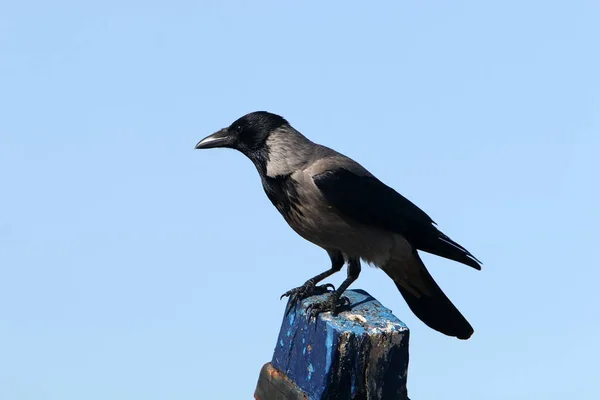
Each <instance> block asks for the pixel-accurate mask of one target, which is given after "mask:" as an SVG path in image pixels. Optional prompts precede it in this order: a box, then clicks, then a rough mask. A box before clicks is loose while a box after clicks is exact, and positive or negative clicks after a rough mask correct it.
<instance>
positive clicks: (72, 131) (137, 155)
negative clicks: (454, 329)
mask: <svg viewBox="0 0 600 400" xmlns="http://www.w3.org/2000/svg"><path fill="white" fill-rule="evenodd" d="M450 3H451V4H450ZM599 20H600V3H599V2H598V1H570V2H557V1H550V2H548V1H525V2H523V1H502V2H483V1H454V2H446V1H430V2H408V1H401V2H391V1H390V2H380V3H378V4H376V5H375V4H371V5H368V4H367V3H365V2H360V3H359V2H317V1H303V2H297V3H292V2H281V1H261V2H241V1H237V2H234V1H198V2H191V1H172V2H155V1H143V2H142V1H125V2H123V1H101V2H81V1H55V2H43V1H20V2H16V1H3V2H1V3H0V110H2V111H1V117H0V184H1V188H2V192H1V197H0V210H1V211H0V212H1V213H0V398H2V399H6V400H50V399H52V400H71V399H72V400H75V399H77V400H79V399H86V400H94V399H103V400H104V399H115V400H117V399H124V400H125V399H145V400H151V399H243V398H251V397H252V393H253V390H254V388H255V384H256V379H257V377H258V373H259V370H260V367H261V366H262V365H263V363H265V362H267V361H269V359H270V358H271V355H272V351H273V348H274V346H275V340H276V337H277V333H278V329H279V324H280V320H281V317H282V313H283V310H284V307H285V302H284V301H279V295H280V294H281V293H282V292H284V291H285V290H287V289H289V288H291V287H294V286H297V285H299V284H301V283H302V282H304V281H305V280H306V279H307V278H308V277H310V276H313V275H315V274H316V273H318V272H321V271H322V270H324V269H325V268H327V267H328V265H329V261H328V258H327V255H326V253H325V252H324V251H322V250H321V249H319V248H317V247H315V246H313V245H312V244H310V243H308V242H305V241H304V240H303V239H301V238H299V237H298V236H297V235H296V234H295V233H294V232H293V231H292V230H291V229H289V228H288V227H287V226H286V224H285V222H284V221H283V219H282V218H281V217H280V215H279V214H278V213H277V212H276V210H275V209H274V208H273V207H272V206H271V204H270V203H269V201H268V199H267V198H266V196H265V195H264V193H263V191H262V188H261V186H260V181H259V178H258V175H257V173H256V171H255V170H254V168H253V167H252V165H251V163H250V161H248V160H247V159H245V158H244V157H243V156H242V155H241V154H238V153H236V152H233V151H227V150H220V151H219V150H212V151H203V152H199V151H194V150H193V147H194V145H195V144H196V142H197V141H198V140H199V139H201V138H202V137H204V136H205V135H207V134H209V133H212V132H213V131H215V130H217V129H219V128H221V127H223V126H226V125H228V124H229V123H231V122H232V121H233V120H235V119H236V118H238V117H239V116H241V115H243V114H245V113H247V112H250V111H254V110H269V111H272V112H276V113H279V114H282V115H284V116H285V117H286V118H287V119H288V120H289V121H290V122H291V123H292V124H293V125H294V126H295V127H296V128H298V129H299V130H300V131H302V132H303V133H305V134H306V135H307V136H309V137H310V138H311V139H313V140H315V141H317V142H320V143H322V144H326V145H329V146H331V147H334V148H335V149H337V150H338V151H341V152H343V153H345V154H347V155H349V156H351V157H353V158H355V159H356V160H358V161H359V162H361V163H362V164H363V165H364V166H365V167H367V168H368V169H369V170H371V171H372V172H373V173H375V174H376V175H378V176H379V177H380V178H381V179H382V180H383V181H384V182H386V183H387V184H389V185H390V186H393V187H394V188H396V189H397V190H398V191H400V192H401V193H403V194H404V195H406V196H407V197H409V198H410V199H411V200H413V201H414V202H416V203H417V204H418V205H419V206H420V207H421V208H423V209H424V210H426V212H428V213H429V214H430V215H431V216H432V217H433V218H434V219H435V220H436V221H437V222H438V223H439V226H440V228H441V229H442V230H444V231H445V232H446V233H447V234H449V235H450V236H451V237H452V238H454V239H456V240H457V241H458V242H460V243H461V244H463V245H465V246H466V247H467V248H468V249H469V250H471V251H472V252H473V253H474V254H475V255H476V256H477V257H479V258H481V260H482V261H483V262H484V268H483V271H481V272H477V271H474V270H471V269H469V268H468V267H465V266H462V265H460V264H457V263H453V262H451V261H447V260H443V259H439V258H435V257H433V256H425V261H426V263H427V265H428V266H429V269H430V271H431V273H432V274H433V275H434V277H435V278H436V280H437V281H438V283H439V284H440V286H441V287H442V288H443V289H444V291H445V292H446V293H447V294H448V295H449V297H450V298H451V299H452V300H453V301H454V302H455V304H456V305H457V306H458V308H459V309H460V310H461V311H462V312H463V313H464V314H465V315H466V316H467V318H468V319H469V320H470V322H471V323H472V324H473V326H474V327H475V334H474V336H473V337H472V339H471V340H469V341H458V340H456V339H452V338H448V337H445V336H443V335H441V334H438V333H436V332H434V331H432V330H430V329H428V328H427V327H426V326H425V325H424V324H422V323H421V322H420V321H419V320H417V319H416V317H414V316H413V315H412V313H411V312H410V311H409V310H408V308H407V306H406V305H405V303H404V301H403V299H402V297H401V296H400V294H399V293H398V292H397V291H396V289H395V287H394V285H393V283H392V282H391V281H390V280H389V279H388V278H387V277H386V276H385V274H383V273H382V272H381V271H378V270H376V269H372V268H364V270H363V273H362V275H361V278H360V280H359V281H358V282H357V283H356V284H355V285H353V287H354V288H363V289H365V290H367V291H369V292H370V293H371V294H373V295H374V296H375V297H377V298H378V299H379V300H380V301H381V302H382V303H383V304H385V305H386V306H388V307H390V308H391V309H392V310H393V311H394V312H395V314H396V315H398V316H399V317H400V318H401V319H402V320H403V321H405V322H406V323H407V324H408V326H409V327H410V329H411V332H412V334H411V362H410V369H409V394H410V395H411V398H413V399H437V398H444V399H533V398H535V399H538V398H539V399H564V398H572V399H596V398H598V391H599V389H598V386H599V383H598V361H597V360H598V357H599V356H600V344H599V343H600V342H599V341H598V336H599V335H600V301H599V294H598V290H597V287H598V281H599V280H600V273H599V272H598V258H597V248H598V243H597V240H598V224H599V223H600V215H599V211H598V206H597V205H598V204H599V203H600V189H599V183H598V182H599V181H600V178H599V174H600V161H599V151H600V73H599V71H600V51H599V48H598V39H599V38H600V24H598V21H599ZM344 275H345V273H342V274H339V275H338V276H335V277H334V278H333V279H332V280H331V282H333V283H335V284H338V283H340V282H341V280H342V279H343V277H344Z"/></svg>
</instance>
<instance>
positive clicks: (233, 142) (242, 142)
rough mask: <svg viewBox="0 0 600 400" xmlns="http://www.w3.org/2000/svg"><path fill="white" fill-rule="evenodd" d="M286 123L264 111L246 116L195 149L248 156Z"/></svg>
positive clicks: (208, 138)
mask: <svg viewBox="0 0 600 400" xmlns="http://www.w3.org/2000/svg"><path fill="white" fill-rule="evenodd" d="M287 125H289V124H288V122H287V121H286V120H285V119H284V118H283V117H280V116H279V115H276V114H271V113H269V112H266V111H256V112H252V113H250V114H246V115H244V116H243V117H241V118H239V119H237V120H236V121H234V122H233V123H232V124H231V125H229V126H228V127H227V128H223V129H221V130H220V131H217V132H215V133H213V134H212V135H209V136H207V137H205V138H204V139H202V140H201V141H199V142H198V144H196V149H211V148H215V147H227V148H231V149H236V150H239V151H241V152H242V153H244V154H246V155H249V154H251V153H253V152H256V151H259V150H261V149H262V148H264V146H265V143H266V141H267V138H268V137H269V135H270V134H271V133H272V132H273V131H275V130H277V129H278V128H281V127H283V126H287Z"/></svg>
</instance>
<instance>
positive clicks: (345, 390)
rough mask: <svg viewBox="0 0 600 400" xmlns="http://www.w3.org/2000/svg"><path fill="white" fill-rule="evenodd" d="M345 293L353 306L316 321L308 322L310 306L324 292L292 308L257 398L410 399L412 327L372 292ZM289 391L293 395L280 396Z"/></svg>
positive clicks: (261, 379) (268, 399)
mask: <svg viewBox="0 0 600 400" xmlns="http://www.w3.org/2000/svg"><path fill="white" fill-rule="evenodd" d="M345 295H346V296H347V297H348V298H349V299H350V302H351V305H350V306H349V310H347V311H342V312H340V313H339V314H337V315H332V314H331V313H325V314H321V315H319V317H318V318H317V321H316V322H315V321H314V320H312V321H308V319H307V317H306V308H307V307H308V306H309V305H310V304H312V303H313V302H314V301H315V300H318V299H320V298H322V296H313V297H309V298H308V299H305V300H304V301H302V302H301V303H299V304H297V305H295V307H293V308H292V310H291V311H290V313H289V315H288V316H286V317H285V318H284V320H283V323H282V326H281V330H280V332H279V337H278V339H277V345H276V347H275V352H274V354H273V359H272V361H271V363H270V364H267V365H265V367H263V371H261V377H260V378H259V382H258V386H257V391H256V392H255V398H257V399H260V400H275V399H277V400H280V399H281V400H283V399H286V400H288V399H289V400H292V399H294V400H295V399H303V398H306V399H308V400H325V399H327V400H337V399H339V400H349V399H356V400H358V399H361V400H362V399H368V400H388V399H394V400H397V399H407V398H408V397H407V391H406V378H407V370H408V340H409V331H408V328H407V327H406V325H404V323H402V321H400V320H399V319H398V318H396V316H394V315H393V314H392V313H391V311H390V310H388V309H387V308H385V307H383V306H382V305H381V304H380V303H379V302H378V301H377V300H375V299H374V298H373V297H371V296H370V295H369V294H368V293H366V292H364V291H362V290H349V291H347V292H346V293H345ZM323 296H324V295H323ZM259 389H260V390H259ZM286 390H287V392H286V393H287V394H286V395H285V396H288V397H281V396H284V395H283V394H282V393H283V392H285V391H286ZM278 396H279V397H278ZM294 396H295V397H294ZM304 396H305V397H304Z"/></svg>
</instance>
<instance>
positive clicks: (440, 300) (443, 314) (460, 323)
mask: <svg viewBox="0 0 600 400" xmlns="http://www.w3.org/2000/svg"><path fill="white" fill-rule="evenodd" d="M414 255H415V257H416V258H417V259H418V261H419V262H420V264H421V268H419V272H418V278H417V279H415V276H414V274H412V275H413V276H411V277H410V278H409V279H411V280H415V282H405V281H403V280H402V279H399V277H400V276H406V275H404V274H401V273H400V274H399V273H397V272H398V270H397V268H406V265H397V266H393V265H388V266H386V268H385V272H386V273H387V274H388V275H389V276H390V278H392V279H393V280H394V283H395V284H396V287H397V288H398V290H399V291H400V293H401V294H402V296H403V297H404V300H406V303H408V307H409V308H410V309H411V311H412V312H413V313H414V314H415V315H416V316H417V317H418V318H419V319H420V320H421V321H423V322H424V323H425V324H426V325H427V326H429V327H430V328H432V329H435V330H436V331H438V332H441V333H443V334H445V335H448V336H453V337H457V338H458V339H468V338H470V337H471V335H472V334H473V332H474V331H473V327H472V326H471V324H469V322H468V321H467V320H466V318H465V317H464V316H463V315H462V314H461V313H460V311H458V309H457V308H456V307H455V306H454V304H452V302H451V301H450V299H448V297H447V296H446V295H445V294H444V292H443V291H442V289H440V287H439V286H438V285H437V283H435V281H434V280H433V278H432V277H431V275H430V274H429V271H427V268H426V267H425V265H424V264H423V262H422V261H421V259H420V257H419V255H418V254H417V253H416V252H415V253H414ZM394 267H395V268H394ZM414 272H416V271H413V273H414ZM417 280H418V282H417Z"/></svg>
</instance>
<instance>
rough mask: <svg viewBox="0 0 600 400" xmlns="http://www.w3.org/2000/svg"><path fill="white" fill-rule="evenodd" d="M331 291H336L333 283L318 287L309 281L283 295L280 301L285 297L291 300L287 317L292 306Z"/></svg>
mask: <svg viewBox="0 0 600 400" xmlns="http://www.w3.org/2000/svg"><path fill="white" fill-rule="evenodd" d="M329 289H331V290H335V286H333V285H332V284H331V283H326V284H324V285H319V286H316V285H315V282H314V281H313V280H310V279H309V280H308V281H306V283H304V285H302V286H299V287H297V288H294V289H291V290H288V291H287V292H285V293H284V294H282V295H281V297H280V298H279V299H280V300H281V299H283V298H284V297H289V298H290V301H289V303H288V308H287V310H286V312H285V314H286V315H287V314H288V313H289V312H290V310H291V309H292V306H293V305H294V304H296V302H298V301H300V300H303V299H305V298H307V297H309V296H313V295H318V294H323V293H327V292H329Z"/></svg>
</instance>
